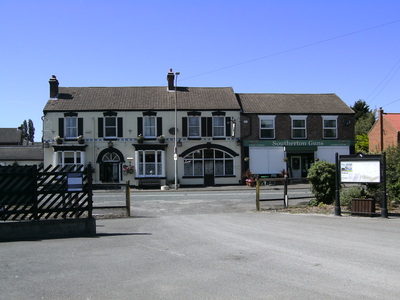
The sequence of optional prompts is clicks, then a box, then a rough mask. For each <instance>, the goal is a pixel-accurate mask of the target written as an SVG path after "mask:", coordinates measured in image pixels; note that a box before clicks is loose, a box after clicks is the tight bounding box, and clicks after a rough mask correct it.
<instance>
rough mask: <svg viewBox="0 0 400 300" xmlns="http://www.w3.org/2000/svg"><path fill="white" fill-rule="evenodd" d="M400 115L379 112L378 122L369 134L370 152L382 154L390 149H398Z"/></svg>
mask: <svg viewBox="0 0 400 300" xmlns="http://www.w3.org/2000/svg"><path fill="white" fill-rule="evenodd" d="M399 132H400V113H384V112H383V110H382V108H380V109H379V111H378V120H377V121H376V122H375V124H374V125H373V126H372V128H371V130H370V132H369V133H368V138H369V152H382V151H384V150H385V149H387V148H389V147H397V146H398V145H399V142H400V134H399Z"/></svg>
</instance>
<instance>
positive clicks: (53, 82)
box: [49, 75, 58, 98]
mask: <svg viewBox="0 0 400 300" xmlns="http://www.w3.org/2000/svg"><path fill="white" fill-rule="evenodd" d="M49 84H50V98H57V95H58V80H57V78H56V75H52V76H51V78H50V80H49Z"/></svg>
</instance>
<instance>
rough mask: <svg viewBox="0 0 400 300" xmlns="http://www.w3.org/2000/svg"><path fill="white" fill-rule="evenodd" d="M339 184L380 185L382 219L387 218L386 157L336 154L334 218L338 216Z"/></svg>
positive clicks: (383, 155) (339, 212) (339, 213)
mask: <svg viewBox="0 0 400 300" xmlns="http://www.w3.org/2000/svg"><path fill="white" fill-rule="evenodd" d="M341 183H381V184H382V209H381V216H382V218H387V216H388V212H387V198H386V155H385V153H382V155H364V154H361V153H359V154H355V155H339V154H338V153H336V193H335V198H336V199H335V216H340V215H341V211H340V185H341Z"/></svg>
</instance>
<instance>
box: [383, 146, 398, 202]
mask: <svg viewBox="0 0 400 300" xmlns="http://www.w3.org/2000/svg"><path fill="white" fill-rule="evenodd" d="M386 188H387V191H388V194H389V198H390V199H391V200H394V201H396V200H399V199H400V147H391V148H388V149H386Z"/></svg>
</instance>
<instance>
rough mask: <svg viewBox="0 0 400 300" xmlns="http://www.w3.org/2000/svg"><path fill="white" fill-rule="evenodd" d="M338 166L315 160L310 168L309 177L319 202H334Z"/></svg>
mask: <svg viewBox="0 0 400 300" xmlns="http://www.w3.org/2000/svg"><path fill="white" fill-rule="evenodd" d="M335 174H336V166H335V164H334V163H328V162H326V161H318V162H315V163H314V164H313V165H312V166H311V168H310V169H309V170H308V176H307V178H308V179H309V180H310V182H311V190H312V192H313V193H314V195H315V198H316V200H317V201H318V203H324V204H332V203H333V202H334V200H335V188H336V181H335Z"/></svg>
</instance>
